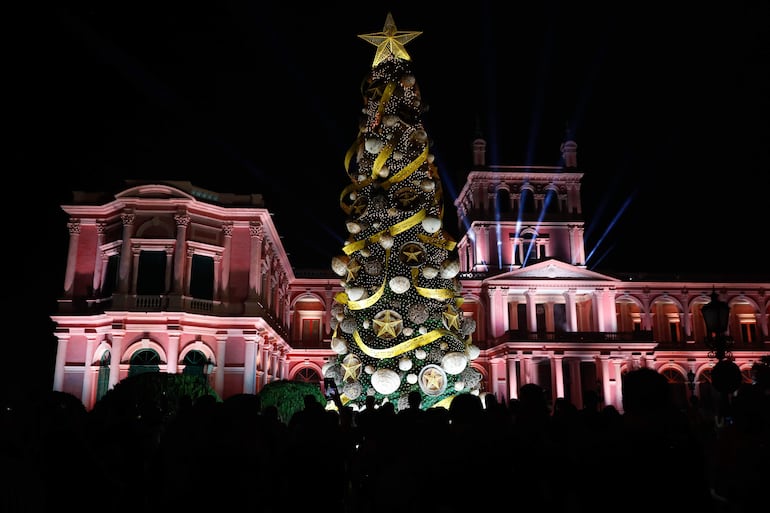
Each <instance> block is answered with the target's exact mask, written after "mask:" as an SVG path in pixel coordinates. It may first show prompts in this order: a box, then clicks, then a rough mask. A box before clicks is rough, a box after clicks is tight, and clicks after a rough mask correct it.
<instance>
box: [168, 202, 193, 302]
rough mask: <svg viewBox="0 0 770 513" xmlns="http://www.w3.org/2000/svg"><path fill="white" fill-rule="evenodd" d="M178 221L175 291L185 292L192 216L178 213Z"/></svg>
mask: <svg viewBox="0 0 770 513" xmlns="http://www.w3.org/2000/svg"><path fill="white" fill-rule="evenodd" d="M174 221H176V248H175V249H174V286H173V289H172V290H173V292H176V293H177V294H180V293H184V285H183V282H182V280H184V275H185V265H184V264H185V254H186V253H187V242H186V241H187V226H188V225H189V224H190V216H189V215H187V214H177V215H175V216H174Z"/></svg>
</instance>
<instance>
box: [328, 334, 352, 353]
mask: <svg viewBox="0 0 770 513" xmlns="http://www.w3.org/2000/svg"><path fill="white" fill-rule="evenodd" d="M331 347H332V351H334V352H335V353H337V354H345V353H347V352H348V343H347V341H345V339H344V338H340V337H333V338H332V343H331Z"/></svg>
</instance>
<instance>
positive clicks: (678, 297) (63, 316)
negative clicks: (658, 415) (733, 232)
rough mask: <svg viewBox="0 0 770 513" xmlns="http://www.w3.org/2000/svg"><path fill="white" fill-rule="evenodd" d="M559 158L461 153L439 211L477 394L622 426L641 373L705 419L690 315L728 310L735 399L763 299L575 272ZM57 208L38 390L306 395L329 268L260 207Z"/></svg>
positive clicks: (185, 192) (186, 203)
mask: <svg viewBox="0 0 770 513" xmlns="http://www.w3.org/2000/svg"><path fill="white" fill-rule="evenodd" d="M561 152H562V157H563V159H562V160H563V162H564V166H559V167H554V166H487V165H486V164H485V160H486V159H485V154H486V142H485V141H484V140H483V139H478V140H476V141H474V143H473V167H472V169H471V170H470V172H469V173H468V176H467V181H466V182H465V184H464V186H463V187H462V190H461V191H460V193H459V195H458V197H457V199H456V201H455V207H456V208H457V214H458V216H457V218H458V222H459V227H460V231H459V233H460V234H461V237H460V239H459V240H458V249H459V255H460V262H461V273H460V275H459V276H460V278H461V281H462V293H463V296H464V304H463V311H464V314H465V315H466V316H471V317H473V318H474V319H475V321H476V325H477V329H476V332H475V333H474V334H473V337H474V344H475V345H477V346H478V347H479V348H480V350H481V354H480V356H479V357H478V358H476V359H475V360H473V362H472V365H473V366H474V367H475V368H476V369H477V370H478V371H479V372H480V373H481V375H482V376H483V381H482V383H481V385H482V386H481V392H482V393H484V394H494V395H495V396H496V397H497V398H498V400H500V401H508V400H510V399H513V398H516V397H517V394H518V391H519V389H520V387H522V386H523V385H524V384H527V383H537V384H539V385H541V386H543V387H544V388H545V389H547V390H548V391H549V393H550V395H551V397H552V399H555V398H558V397H564V398H567V399H569V400H570V401H572V402H573V403H574V404H575V405H576V406H578V407H581V406H582V404H583V394H584V392H585V391H586V390H594V391H596V392H598V394H599V396H600V397H601V400H602V402H603V404H605V405H607V404H611V405H614V406H615V407H616V408H618V410H620V411H621V412H622V411H623V406H622V388H621V380H622V377H623V374H624V373H626V372H628V371H629V370H631V369H634V368H637V367H651V368H653V369H655V370H656V371H658V372H659V373H662V374H664V375H665V376H666V378H667V379H668V381H669V383H670V384H671V385H672V387H673V388H674V391H675V395H676V397H677V400H678V401H681V402H682V404H684V403H685V402H686V401H687V398H688V396H689V394H690V393H695V394H697V395H698V396H699V397H700V398H701V399H702V401H706V402H708V401H712V402H713V400H714V399H713V398H714V396H715V394H714V390H713V386H712V375H711V371H712V368H713V367H714V365H715V364H716V362H717V361H718V360H717V358H716V357H715V355H714V351H713V347H710V346H709V345H707V344H706V340H707V333H706V325H705V323H704V319H703V316H702V312H701V309H702V307H703V306H704V305H706V304H708V303H709V302H710V301H711V300H712V295H713V298H715V299H718V300H719V301H720V302H725V303H726V304H727V305H728V306H729V319H728V325H727V331H726V335H727V336H728V339H729V340H730V341H731V345H730V347H729V351H730V353H731V355H732V358H733V360H734V362H735V363H736V364H737V366H738V367H739V368H740V370H741V374H742V379H743V380H745V381H747V382H749V381H750V380H751V379H752V378H751V372H750V371H751V367H752V365H753V364H754V363H755V362H757V361H758V360H759V358H760V357H762V356H763V355H767V354H768V353H769V352H770V335H769V334H768V317H770V315H769V314H770V283H768V282H751V281H749V282H747V281H729V280H728V281H717V282H713V281H683V280H680V279H676V280H675V279H671V278H670V277H669V278H667V279H659V280H658V279H649V278H644V277H643V278H642V279H638V278H636V277H634V278H633V279H632V278H630V277H627V278H621V277H617V276H611V275H606V274H601V273H598V272H594V271H591V270H589V269H587V267H586V265H585V261H586V251H585V247H584V238H583V230H584V219H583V215H582V206H581V179H582V177H583V173H582V172H578V167H577V163H576V144H575V143H574V141H566V142H565V143H563V144H562V145H561ZM62 209H63V210H64V211H65V212H66V214H67V215H68V216H69V222H68V224H67V227H68V229H69V252H68V254H67V265H66V273H65V276H64V284H63V292H62V295H61V297H60V298H59V299H58V308H57V311H56V313H55V314H54V315H53V316H52V320H53V321H54V323H55V326H56V328H55V335H56V337H57V339H58V348H57V355H56V363H55V373H54V379H53V388H54V390H56V391H63V392H68V393H70V394H73V395H74V396H76V397H78V398H80V399H81V400H82V402H83V403H84V404H85V406H86V408H87V409H91V408H93V406H94V404H95V403H96V401H98V400H99V398H100V397H102V395H103V394H104V393H105V392H107V391H108V390H109V389H110V388H111V387H113V386H115V384H116V383H118V382H119V381H120V380H122V379H124V378H125V377H127V376H128V375H129V373H131V372H132V369H133V370H134V371H136V370H137V369H140V370H141V369H144V370H146V369H151V370H155V371H159V372H168V373H183V372H193V371H194V372H198V373H200V372H203V373H205V375H206V377H207V378H208V380H209V382H210V384H211V385H212V386H213V388H214V389H215V390H216V392H217V393H218V394H219V396H220V397H221V398H223V399H225V398H227V397H229V396H232V395H234V394H241V393H250V394H251V393H258V392H259V391H260V389H261V388H262V387H263V386H264V385H265V384H267V383H270V382H272V381H275V380H284V379H290V380H304V381H309V382H321V383H322V381H323V378H322V366H323V365H324V363H326V362H327V361H328V360H330V359H333V358H334V357H335V353H333V352H332V350H331V349H330V338H331V335H330V327H329V326H330V311H331V306H332V303H333V298H334V296H335V294H337V293H338V292H340V291H341V290H342V288H341V285H340V282H339V277H338V276H336V275H335V274H334V273H333V272H331V269H330V263H329V262H319V265H318V267H319V268H324V269H325V268H329V271H328V272H321V271H317V270H316V271H304V272H303V271H301V270H295V269H293V268H292V265H291V262H290V261H289V259H288V258H287V255H286V253H285V251H284V248H283V246H282V244H281V238H280V236H279V234H278V233H277V231H276V228H275V226H274V225H273V222H272V220H271V216H270V212H269V211H268V210H266V209H265V207H264V203H263V200H262V197H261V195H259V194H243V195H239V194H230V193H220V192H214V191H209V190H204V189H201V188H198V187H196V186H195V185H193V184H191V183H189V182H183V181H182V182H179V181H177V182H166V181H155V182H139V181H128V182H126V187H125V189H124V190H121V191H120V192H118V193H117V194H114V195H113V196H107V195H105V194H103V193H86V192H75V193H74V196H73V201H72V204H68V205H63V206H62ZM757 271H759V270H757ZM720 280H725V278H720Z"/></svg>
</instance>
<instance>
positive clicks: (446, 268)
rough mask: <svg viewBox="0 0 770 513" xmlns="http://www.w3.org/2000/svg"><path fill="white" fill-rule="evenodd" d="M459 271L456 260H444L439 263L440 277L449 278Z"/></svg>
mask: <svg viewBox="0 0 770 513" xmlns="http://www.w3.org/2000/svg"><path fill="white" fill-rule="evenodd" d="M459 272H460V262H458V261H457V260H444V261H443V262H442V263H441V277H442V278H444V279H447V280H451V279H452V278H454V277H455V276H457V273H459Z"/></svg>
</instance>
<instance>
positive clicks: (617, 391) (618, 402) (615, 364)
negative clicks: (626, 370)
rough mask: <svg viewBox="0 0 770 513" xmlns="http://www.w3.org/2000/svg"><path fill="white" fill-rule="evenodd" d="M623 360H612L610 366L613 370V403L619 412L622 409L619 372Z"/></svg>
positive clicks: (621, 388) (621, 382) (621, 385)
mask: <svg viewBox="0 0 770 513" xmlns="http://www.w3.org/2000/svg"><path fill="white" fill-rule="evenodd" d="M622 363H623V360H612V366H613V367H614V370H615V400H614V402H613V404H614V405H615V408H617V409H618V411H619V412H622V411H623V380H622V375H621V373H620V366H621V364H622Z"/></svg>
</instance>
